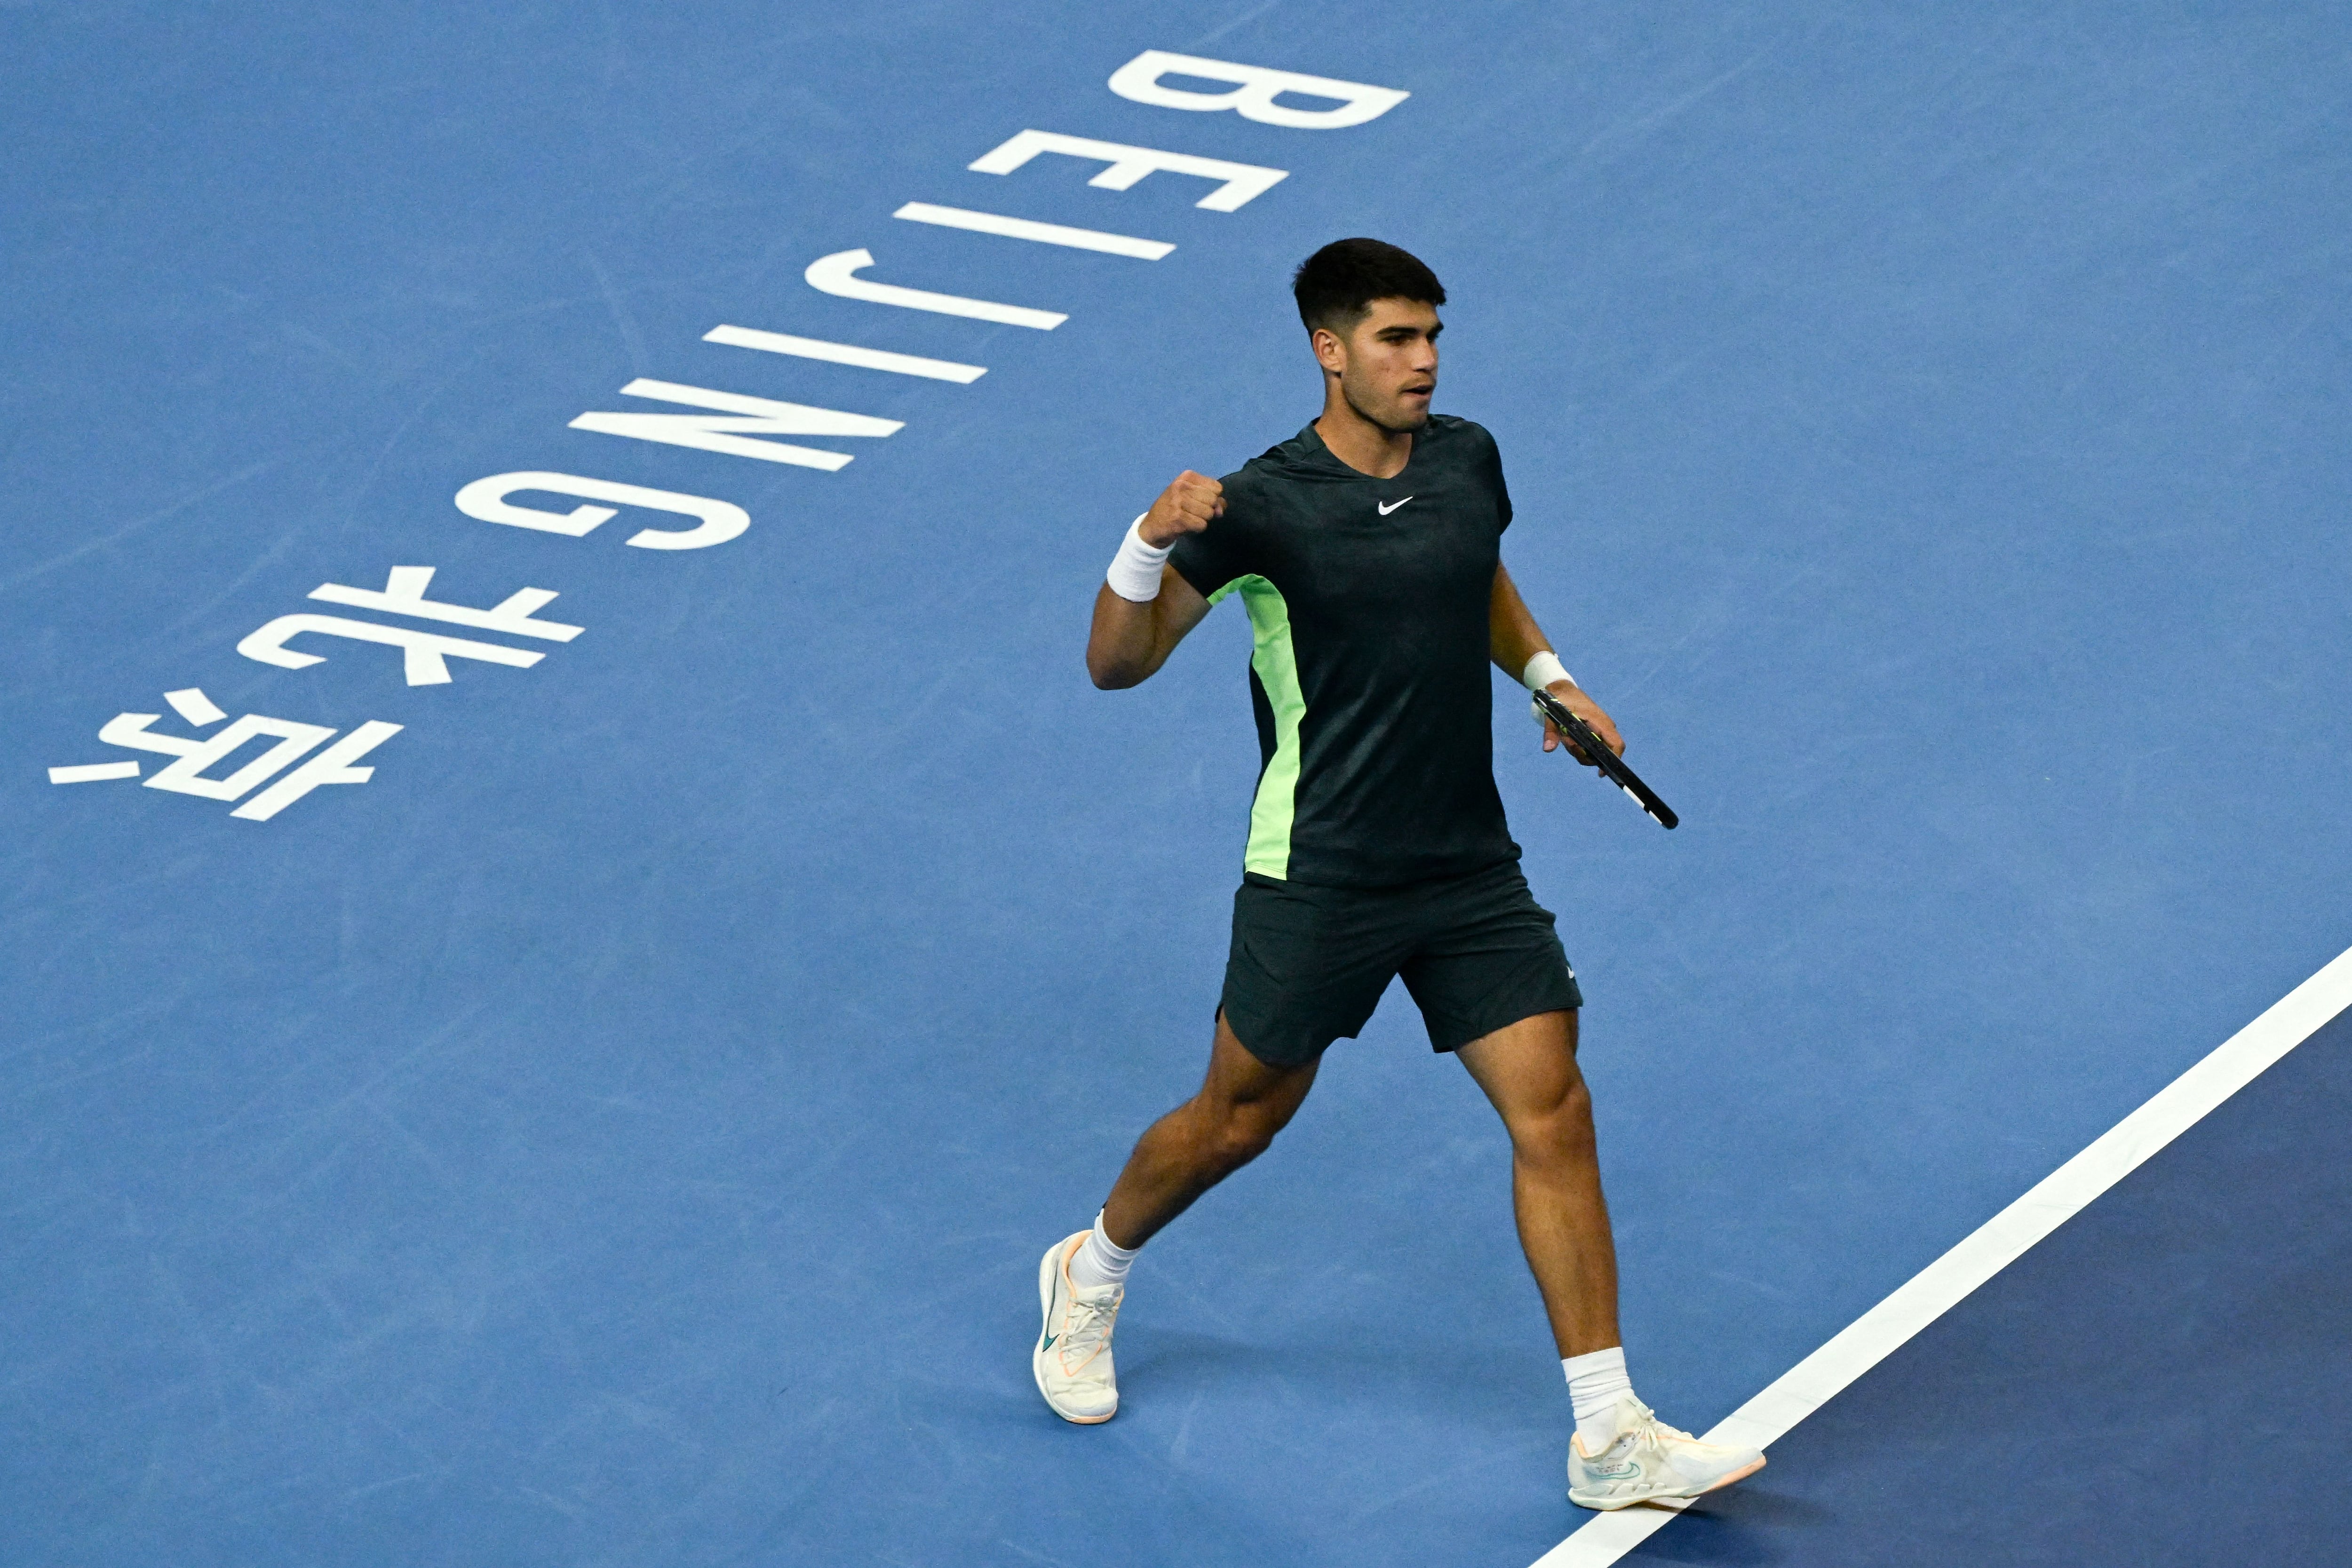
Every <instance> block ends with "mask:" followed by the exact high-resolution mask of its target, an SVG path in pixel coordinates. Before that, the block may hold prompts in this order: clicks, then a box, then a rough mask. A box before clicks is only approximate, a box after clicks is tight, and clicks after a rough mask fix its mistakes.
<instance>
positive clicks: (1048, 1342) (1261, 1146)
mask: <svg viewBox="0 0 2352 1568" xmlns="http://www.w3.org/2000/svg"><path fill="white" fill-rule="evenodd" d="M1320 1059H1321V1057H1320V1053H1319V1052H1318V1054H1316V1055H1314V1056H1310V1057H1309V1058H1307V1060H1306V1061H1305V1062H1303V1063H1299V1064H1296V1065H1291V1066H1277V1065H1274V1064H1270V1063H1267V1062H1264V1061H1261V1060H1259V1059H1258V1058H1256V1057H1255V1056H1253V1055H1251V1054H1250V1052H1249V1051H1248V1050H1247V1049H1246V1048H1244V1047H1243V1045H1242V1043H1241V1041H1240V1040H1238V1039H1237V1038H1235V1037H1234V1031H1233V1026H1231V1025H1230V1024H1228V1023H1227V1022H1226V1020H1225V1015H1224V1013H1223V1010H1222V1009H1221V1010H1220V1011H1219V1012H1218V1014H1217V1028H1216V1035H1215V1037H1214V1039H1213V1042H1212V1043H1211V1045H1210V1047H1209V1071H1208V1075H1207V1077H1206V1078H1205V1079H1203V1080H1202V1084H1201V1091H1200V1092H1199V1093H1198V1094H1195V1095H1194V1096H1193V1097H1192V1099H1190V1100H1186V1101H1185V1102H1184V1103H1183V1104H1181V1105H1180V1106H1178V1107H1177V1108H1176V1109H1175V1110H1171V1111H1170V1112H1169V1113H1168V1114H1167V1115H1165V1116H1163V1117H1161V1118H1160V1120H1159V1121H1155V1122H1153V1123H1152V1124H1151V1126H1150V1129H1148V1130H1147V1131H1145V1132H1144V1134H1143V1136H1142V1137H1141V1138H1139V1139H1137V1140H1136V1143H1135V1150H1134V1152H1132V1153H1130V1154H1129V1156H1128V1158H1127V1167H1126V1169H1124V1170H1122V1171H1121V1172H1120V1173H1119V1174H1118V1182H1116V1183H1115V1184H1113V1185H1112V1187H1111V1191H1110V1197H1109V1199H1108V1201H1106V1202H1105V1203H1104V1205H1103V1210H1102V1213H1101V1214H1099V1215H1097V1216H1096V1218H1095V1223H1094V1225H1093V1226H1092V1227H1091V1228H1089V1229H1087V1230H1082V1231H1079V1232H1078V1233H1077V1234H1076V1235H1075V1236H1067V1237H1063V1238H1062V1239H1061V1240H1060V1241H1058V1242H1056V1243H1055V1244H1054V1245H1053V1246H1052V1247H1048V1248H1047V1249H1046V1251H1045V1258H1044V1259H1043V1260H1041V1261H1040V1262H1039V1264H1038V1266H1037V1304H1038V1307H1039V1309H1040V1310H1041V1311H1042V1312H1043V1313H1044V1319H1045V1321H1044V1324H1043V1326H1042V1327H1041V1328H1040V1329H1039V1330H1038V1334H1037V1348H1036V1350H1035V1351H1034V1352H1032V1354H1031V1356H1030V1366H1031V1370H1032V1372H1033V1373H1034V1375H1035V1377H1036V1380H1037V1392H1038V1393H1040V1394H1044V1395H1045V1403H1046V1404H1047V1405H1051V1406H1052V1407H1053V1409H1054V1413H1055V1415H1059V1416H1061V1417H1062V1418H1063V1419H1064V1420H1066V1421H1075V1422H1077V1423H1079V1424H1080V1425H1082V1426H1091V1425H1093V1424H1095V1423H1097V1422H1101V1421H1108V1420H1109V1419H1110V1418H1111V1416H1112V1415H1116V1414H1117V1413H1118V1373H1117V1370H1116V1368H1115V1366H1114V1364H1113V1361H1112V1357H1111V1348H1110V1342H1111V1333H1112V1331H1113V1330H1114V1329H1115V1328H1116V1327H1117V1326H1118V1308H1119V1303H1120V1302H1121V1301H1122V1300H1125V1298H1126V1295H1127V1266H1128V1264H1129V1262H1131V1261H1132V1260H1133V1258H1134V1256H1135V1251H1136V1249H1137V1248H1138V1247H1141V1246H1142V1245H1143V1244H1144V1242H1145V1241H1147V1240H1148V1239H1150V1237H1151V1236H1152V1235H1153V1234H1154V1233H1155V1232H1157V1231H1158V1230H1159V1229H1160V1226H1164V1225H1166V1224H1167V1223H1168V1222H1169V1221H1170V1220H1171V1219H1174V1218H1175V1217H1176V1216H1177V1215H1180V1214H1182V1213H1183V1212H1184V1211H1185V1210H1186V1209H1187V1208H1190V1207H1191V1206H1192V1200H1193V1199H1195V1198H1197V1197H1199V1196H1200V1195H1201V1194H1202V1193H1205V1192H1207V1191H1208V1190H1209V1189H1210V1188H1211V1187H1213V1186H1215V1185H1216V1184H1218V1183H1219V1182H1222V1181H1223V1180H1224V1179H1225V1178H1226V1177H1227V1176H1229V1175H1232V1174H1233V1173H1234V1172H1235V1171H1238V1170H1240V1169H1241V1168H1242V1167H1243V1166H1244V1165H1246V1164H1248V1163H1250V1162H1251V1161H1252V1160H1255V1158H1257V1156H1258V1155H1259V1154H1261V1153H1263V1152H1265V1146H1266V1145H1267V1144H1269V1143H1271V1142H1274V1135H1275V1134H1276V1133H1277V1132H1279V1131H1282V1129H1283V1128H1284V1126H1285V1125H1286V1124H1287V1123H1288V1122H1289V1121H1290V1119H1291V1117H1292V1116H1293V1115H1294V1114H1295V1113H1296V1112H1297V1110H1298V1107H1299V1105H1300V1103H1301V1102H1302V1101H1304V1100H1306V1098H1307V1090H1308V1089H1311V1088H1313V1087H1314V1084H1315V1068H1316V1066H1317V1064H1318V1062H1319V1061H1320Z"/></svg>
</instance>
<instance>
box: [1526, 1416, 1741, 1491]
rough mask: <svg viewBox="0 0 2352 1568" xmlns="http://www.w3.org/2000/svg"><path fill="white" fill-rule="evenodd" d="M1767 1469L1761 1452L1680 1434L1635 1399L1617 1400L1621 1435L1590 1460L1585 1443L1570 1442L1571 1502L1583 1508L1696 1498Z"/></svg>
mask: <svg viewBox="0 0 2352 1568" xmlns="http://www.w3.org/2000/svg"><path fill="white" fill-rule="evenodd" d="M1762 1468H1764V1455H1763V1453H1762V1451H1761V1450H1759V1449H1756V1448H1725V1447H1717V1445H1715V1444H1713V1443H1702V1442H1700V1441H1699V1440H1698V1439H1697V1438H1696V1437H1694V1436H1691V1435H1690V1434H1689V1433H1687V1432H1678V1431H1676V1430H1675V1428H1674V1427H1672V1426H1667V1425H1666V1424H1665V1423H1664V1422H1663V1421H1661V1420H1659V1419H1658V1418H1657V1416H1656V1415H1654V1414H1653V1413H1652V1412H1651V1410H1650V1407H1649V1406H1648V1405H1644V1404H1643V1403H1642V1402H1641V1401H1640V1400H1638V1399H1636V1398H1634V1397H1633V1395H1632V1394H1619V1395H1618V1396H1617V1436H1616V1438H1615V1440H1614V1441H1612V1443H1611V1444H1610V1445H1609V1447H1605V1448H1603V1449H1601V1452H1599V1453H1598V1454H1593V1455H1591V1456H1587V1455H1586V1453H1585V1452H1584V1439H1583V1438H1581V1437H1571V1438H1570V1439H1569V1443H1568V1500H1569V1501H1570V1502H1572V1503H1575V1504H1576V1505H1578V1506H1579V1507H1580V1508H1597V1509H1615V1508H1623V1507H1625V1506H1626V1505H1627V1504H1629V1503H1637V1502H1654V1501H1659V1500H1666V1499H1674V1498H1694V1497H1696V1496H1698V1495H1699V1494H1700V1493H1701V1492H1711V1491H1713V1490H1715V1489H1716V1488H1717V1487H1727V1486H1729V1485H1730V1484H1731V1483H1732V1482H1734V1481H1736V1480H1739V1479H1743V1478H1745V1477H1748V1476H1752V1475H1754V1474H1755V1473H1756V1472H1757V1471H1759V1470H1760V1469H1762Z"/></svg>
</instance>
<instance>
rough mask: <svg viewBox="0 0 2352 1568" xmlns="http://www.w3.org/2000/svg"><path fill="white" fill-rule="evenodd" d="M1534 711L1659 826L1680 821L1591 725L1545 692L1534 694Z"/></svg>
mask: <svg viewBox="0 0 2352 1568" xmlns="http://www.w3.org/2000/svg"><path fill="white" fill-rule="evenodd" d="M1535 700H1536V710H1537V711H1538V712H1539V713H1541V714H1542V715H1543V716H1544V717H1545V718H1547V719H1549V720H1550V721H1551V727H1552V728H1553V729H1555V730H1557V731H1559V732H1560V734H1561V736H1562V737H1563V738H1565V739H1566V740H1568V741H1570V742H1572V743H1573V744H1574V745H1575V747H1576V749H1577V750H1578V751H1580V752H1583V753H1584V754H1585V755H1586V756H1587V757H1589V758H1591V760H1592V763H1593V765H1594V766H1596V767H1598V768H1599V769H1600V770H1601V777H1603V778H1605V779H1607V780H1608V781H1609V782H1610V783H1611V784H1615V785H1616V786H1617V787H1618V788H1619V789H1622V790H1623V791H1624V792H1625V793H1626V794H1627V795H1631V796H1632V797H1633V804H1634V805H1638V806H1640V807H1641V808H1642V809H1643V811H1646V812H1648V813H1649V814H1650V816H1651V818H1652V819H1653V820H1654V821H1655V822H1656V823H1657V825H1658V826H1661V827H1673V826H1675V825H1677V824H1678V823H1680V822H1681V821H1682V818H1681V817H1679V816H1675V808H1674V807H1673V806H1670V805H1667V804H1666V803H1665V802H1664V801H1663V800H1660V799H1659V798H1658V795H1657V792H1656V791H1655V790H1654V789H1652V788H1651V787H1650V786H1649V785H1648V784H1643V782H1642V777H1641V775H1640V774H1639V773H1635V772H1634V771H1633V769H1631V768H1629V767H1627V766H1626V765H1625V762H1624V759H1623V758H1622V757H1620V756H1619V755H1618V754H1617V753H1616V752H1612V751H1611V750H1610V749H1609V748H1608V747H1607V746H1606V745H1605V744H1603V743H1602V742H1601V737H1600V736H1599V735H1597V734H1595V733H1594V732H1593V730H1592V726H1591V725H1590V724H1588V723H1586V722H1585V721H1583V720H1581V719H1580V718H1578V717H1577V716H1576V715H1575V713H1573V712H1572V711H1570V709H1569V706H1568V704H1567V703H1565V702H1562V701H1561V700H1559V698H1557V697H1554V696H1553V695H1552V694H1551V693H1550V692H1549V691H1538V692H1536V693H1535Z"/></svg>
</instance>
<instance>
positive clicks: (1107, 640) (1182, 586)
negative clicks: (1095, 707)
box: [1087, 468, 1225, 691]
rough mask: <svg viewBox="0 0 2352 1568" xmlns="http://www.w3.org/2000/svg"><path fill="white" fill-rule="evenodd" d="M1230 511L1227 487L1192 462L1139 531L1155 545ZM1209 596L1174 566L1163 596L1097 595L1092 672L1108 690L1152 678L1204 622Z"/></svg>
mask: <svg viewBox="0 0 2352 1568" xmlns="http://www.w3.org/2000/svg"><path fill="white" fill-rule="evenodd" d="M1224 512H1225V493H1224V487H1223V486H1222V485H1220V484H1218V483H1217V481H1216V480H1214V479H1211V478H1209V477H1208V476H1207V475H1206V474H1196V473H1194V472H1193V471H1192V469H1190V468H1187V469H1185V470H1184V471H1183V472H1182V473H1181V474H1179V475H1177V476H1176V478H1175V479H1174V481H1173V482H1171V484H1170V485H1169V487H1168V488H1167V489H1164V490H1161V491H1160V499H1159V500H1155V501H1153V502H1152V503H1151V510H1150V511H1147V512H1145V513H1144V514H1143V516H1142V518H1141V520H1140V521H1139V522H1138V523H1137V524H1136V530H1135V531H1136V532H1137V534H1138V535H1139V537H1140V538H1141V539H1142V541H1143V542H1144V543H1146V544H1148V545H1150V547H1151V548H1153V549H1155V550H1165V549H1167V548H1168V547H1169V546H1170V545H1171V544H1173V543H1175V542H1177V541H1178V540H1180V539H1181V538H1183V537H1184V536H1185V535H1186V534H1188V533H1198V532H1200V531H1202V529H1204V528H1206V527H1208V526H1209V524H1210V523H1212V522H1213V521H1216V520H1217V519H1218V518H1220V517H1223V515H1224ZM1208 613H1209V601H1208V600H1206V599H1204V598H1202V596H1201V595H1200V593H1199V591H1198V590H1196V589H1195V588H1194V587H1193V586H1192V584H1190V583H1187V582H1186V581H1184V579H1183V578H1182V577H1181V575H1179V574H1178V573H1177V572H1176V570H1175V568H1174V567H1172V566H1168V565H1164V564H1163V565H1162V566H1161V567H1160V593H1159V596H1158V597H1156V598H1152V599H1148V600H1145V601H1143V602H1141V603H1137V602H1136V601H1134V600H1132V599H1129V598H1125V597H1122V596H1121V595H1118V594H1116V593H1114V592H1112V591H1111V586H1110V584H1108V583H1106V584H1103V585H1102V588H1101V589H1100V590H1099V591H1098V592H1097V594H1096V595H1095V619H1094V626H1093V629H1092V630H1091V631H1089V632H1088V634H1087V674H1088V675H1089V676H1091V677H1093V678H1094V683H1095V684H1096V685H1097V686H1098V687H1100V688H1101V689H1104V690H1105V691H1115V690H1118V689H1120V688H1122V687H1128V686H1134V685H1136V684H1138V683H1139V682H1140V681H1144V680H1148V679H1150V678H1151V677H1152V675H1153V674H1154V673H1156V672H1157V671H1158V670H1159V668H1160V666H1161V665H1163V664H1165V663H1167V662H1168V656H1169V655H1170V654H1171V653H1173V652H1175V651H1176V645H1177V644H1178V643H1180V642H1182V641H1183V640H1184V634H1185V633H1187V632H1189V631H1191V630H1192V628H1193V627H1194V626H1199V625H1200V624H1201V617H1202V616H1205V615H1207V614H1208Z"/></svg>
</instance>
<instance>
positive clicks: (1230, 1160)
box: [1103, 1012, 1322, 1250]
mask: <svg viewBox="0 0 2352 1568" xmlns="http://www.w3.org/2000/svg"><path fill="white" fill-rule="evenodd" d="M1321 1061H1322V1058H1320V1057H1319V1056H1318V1057H1317V1058H1313V1059H1312V1060H1309V1061H1307V1063H1305V1064H1304V1065H1302V1066H1294V1067H1280V1066H1276V1065H1273V1064H1271V1063H1267V1062H1263V1061H1260V1060H1259V1059H1258V1058H1256V1057H1255V1056H1252V1055H1251V1054H1250V1052H1249V1051H1248V1049H1247V1048H1246V1047H1244V1046H1243V1045H1242V1043H1241V1041H1240V1040H1238V1039H1236V1038H1235V1037H1234V1030H1233V1026H1232V1025H1231V1024H1229V1023H1227V1022H1226V1020H1225V1016H1224V1014H1223V1012H1220V1013H1218V1015H1217V1032H1216V1037H1215V1040H1214V1041H1213V1044H1212V1045H1211V1046H1210V1047H1209V1072H1208V1076H1207V1077H1206V1078H1205V1079H1203V1080H1202V1084H1201V1092H1200V1093H1198V1094H1196V1095H1194V1096H1193V1097H1192V1099H1190V1100H1186V1101H1185V1102H1184V1103H1183V1104H1181V1105H1180V1106H1178V1107H1177V1108H1176V1109H1175V1110H1171V1111H1170V1112H1169V1113H1168V1114H1167V1115H1165V1116H1163V1117H1161V1118H1160V1120H1159V1121H1155V1122H1153V1123H1152V1124H1151V1126H1150V1129H1149V1130H1148V1131H1145V1133H1144V1134H1143V1136H1142V1137H1140V1138H1139V1139H1137V1140H1136V1142H1135V1152H1133V1153H1131V1154H1129V1156H1128V1157H1127V1167H1126V1169H1124V1170H1122V1171H1120V1172H1119V1173H1118V1181H1117V1182H1116V1183H1114V1184H1112V1186H1111V1189H1110V1196H1109V1198H1108V1199H1107V1200H1106V1201H1105V1202H1104V1204H1103V1230H1104V1232H1105V1234H1106V1235H1107V1236H1108V1237H1109V1238H1110V1240H1111V1242H1112V1243H1113V1244H1114V1245H1115V1246H1117V1247H1119V1248H1121V1249H1122V1250H1131V1249H1133V1248H1135V1247H1141V1246H1142V1245H1143V1244H1144V1243H1145V1242H1147V1241H1149V1240H1150V1239H1151V1237H1153V1236H1155V1235H1157V1234H1158V1233H1159V1231H1160V1227H1161V1226H1164V1225H1166V1224H1167V1223H1168V1222H1169V1221H1170V1220H1171V1219H1174V1218H1175V1217H1176V1216H1177V1215H1180V1214H1182V1213H1183V1212H1184V1211H1185V1210H1186V1209H1188V1208H1190V1207H1192V1200H1194V1199H1195V1198H1197V1197H1199V1196H1200V1195H1201V1194H1202V1193H1205V1192H1207V1191H1208V1190H1209V1189H1210V1188H1211V1187H1213V1186H1215V1185H1216V1184H1218V1183H1219V1182H1222V1181H1223V1180H1224V1179H1225V1178H1226V1177H1227V1176H1230V1175H1232V1174H1233V1173H1234V1172H1235V1171H1238V1170H1240V1169H1241V1168H1242V1167H1243V1166H1244V1165H1246V1164H1248V1163H1250V1162H1251V1161H1252V1160H1255V1159H1256V1158H1257V1157H1258V1156H1259V1155H1260V1154H1262V1153H1264V1152H1265V1148H1266V1145H1267V1144H1269V1143H1271V1142H1274V1135H1275V1134H1276V1133H1277V1132H1279V1131H1282V1130H1283V1128H1285V1127H1286V1126H1287V1125H1289V1122H1290V1119H1291V1117H1293V1116H1294V1115H1296V1114H1297V1111H1298V1108H1299V1106H1300V1105H1301V1104H1302V1103H1304V1102H1305V1100H1306V1099H1307V1090H1308V1089H1311V1088H1313V1087H1314V1083H1315V1069H1316V1068H1317V1067H1318V1065H1320V1063H1321Z"/></svg>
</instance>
